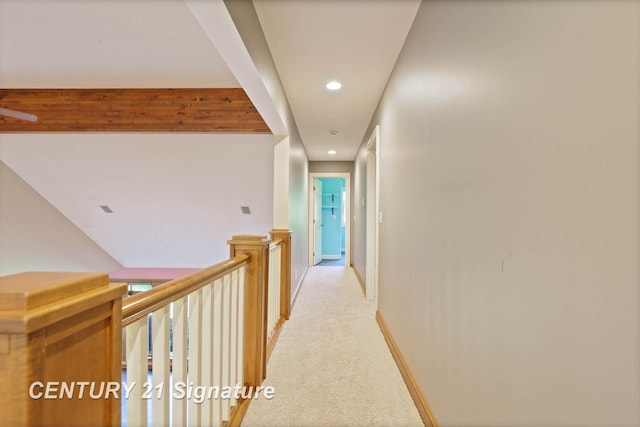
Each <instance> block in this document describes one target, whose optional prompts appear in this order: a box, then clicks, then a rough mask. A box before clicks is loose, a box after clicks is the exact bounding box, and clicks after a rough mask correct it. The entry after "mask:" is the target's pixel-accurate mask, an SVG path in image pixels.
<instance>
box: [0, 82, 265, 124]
mask: <svg viewBox="0 0 640 427" xmlns="http://www.w3.org/2000/svg"><path fill="white" fill-rule="evenodd" d="M0 108H5V109H9V110H14V111H20V112H24V113H28V114H33V115H36V116H37V117H38V120H37V121H35V122H31V121H28V120H21V119H16V118H11V117H6V116H3V115H0V132H213V133H271V131H270V130H269V127H268V126H267V124H266V123H265V122H264V120H263V119H262V117H261V116H260V114H259V113H258V111H257V110H256V108H255V106H254V105H253V103H252V102H251V100H250V99H249V97H248V96H247V94H246V93H245V91H244V90H243V89H241V88H225V89H191V88H189V89H0Z"/></svg>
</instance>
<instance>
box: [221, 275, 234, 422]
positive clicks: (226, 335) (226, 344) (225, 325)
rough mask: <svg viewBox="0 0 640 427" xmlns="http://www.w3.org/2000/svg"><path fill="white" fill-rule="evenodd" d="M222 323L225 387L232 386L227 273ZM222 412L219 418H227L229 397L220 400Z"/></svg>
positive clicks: (229, 298) (229, 297) (230, 308)
mask: <svg viewBox="0 0 640 427" xmlns="http://www.w3.org/2000/svg"><path fill="white" fill-rule="evenodd" d="M222 307H223V313H222V319H221V320H222V324H221V325H220V326H221V328H220V331H221V333H222V337H221V338H222V360H221V370H222V373H221V381H220V386H221V388H227V387H230V386H232V384H231V378H230V370H229V366H230V364H231V362H230V355H231V330H230V327H231V313H232V307H231V275H230V274H227V275H226V276H224V277H223V278H222ZM220 403H221V406H222V412H221V418H222V419H223V420H225V421H226V420H228V419H229V405H230V404H231V401H230V400H229V399H225V400H221V402H220Z"/></svg>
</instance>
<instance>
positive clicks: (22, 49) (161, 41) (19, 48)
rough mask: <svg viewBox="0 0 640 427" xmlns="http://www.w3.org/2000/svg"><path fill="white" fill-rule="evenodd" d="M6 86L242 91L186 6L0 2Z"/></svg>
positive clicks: (164, 0) (144, 0)
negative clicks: (222, 89)
mask: <svg viewBox="0 0 640 427" xmlns="http://www.w3.org/2000/svg"><path fill="white" fill-rule="evenodd" d="M0 87H4V88H45V87H46V88H114V87H117V88H121V87H159V88H164V87H239V84H238V82H237V81H236V79H235V78H234V76H233V74H232V72H231V71H230V70H229V67H227V65H226V64H225V62H224V60H223V59H222V57H221V56H220V54H219V53H218V51H217V50H216V48H215V47H214V46H213V45H212V44H211V41H210V40H209V38H208V37H207V35H206V34H205V32H204V31H203V30H202V28H201V27H200V25H199V24H198V22H197V21H196V19H195V18H194V16H193V15H192V14H191V12H190V10H189V8H188V7H187V5H186V4H185V2H184V1H183V0H161V1H151V0H135V1H126V0H98V1H96V0H92V1H85V0H55V1H43V0H0Z"/></svg>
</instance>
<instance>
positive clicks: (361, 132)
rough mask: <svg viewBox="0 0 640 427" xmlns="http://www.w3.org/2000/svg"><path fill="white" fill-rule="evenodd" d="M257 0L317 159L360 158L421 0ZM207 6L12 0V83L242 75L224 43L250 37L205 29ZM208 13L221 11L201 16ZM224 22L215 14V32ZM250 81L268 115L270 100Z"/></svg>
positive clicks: (125, 82) (1, 73)
mask: <svg viewBox="0 0 640 427" xmlns="http://www.w3.org/2000/svg"><path fill="white" fill-rule="evenodd" d="M214 3H215V2H214ZM220 5H222V2H220ZM254 5H255V8H256V12H257V14H258V18H259V19H260V22H261V24H262V27H263V31H264V33H265V36H266V39H267V42H268V44H269V47H270V49H271V53H272V55H273V59H274V62H275V64H276V68H277V70H278V73H279V75H280V79H281V81H282V84H283V87H284V90H285V93H286V95H287V98H288V100H289V104H290V106H291V109H292V111H293V115H294V117H295V120H296V123H297V126H298V130H299V131H300V134H301V137H302V140H303V143H304V145H305V148H306V150H307V154H308V157H309V160H349V161H350V160H353V159H354V158H355V154H356V152H357V149H358V147H359V146H360V144H361V142H362V140H363V139H364V138H365V132H366V129H367V126H368V124H369V121H370V120H371V116H372V115H373V112H374V111H375V108H376V106H377V103H378V100H379V99H380V96H381V94H382V91H383V90H384V87H385V84H386V82H387V79H388V77H389V75H390V73H391V71H392V69H393V66H394V64H395V61H396V59H397V57H398V54H399V52H400V49H401V48H402V45H403V43H404V40H405V38H406V35H407V33H408V31H409V28H410V26H411V23H412V22H413V18H414V17H415V14H416V12H417V9H418V7H419V5H420V0H374V1H363V0H322V1H318V0H254ZM204 6H205V4H204V2H202V1H200V0H187V1H185V0H163V1H151V0H136V1H125V0H99V1H80V0H56V1H42V0H0V87H2V88H45V87H46V88H122V87H140V88H144V87H156V88H165V87H184V88H187V87H219V88H223V87H240V83H239V82H238V80H237V79H236V77H234V75H239V73H242V72H243V70H239V67H237V66H236V67H235V68H233V69H230V67H229V66H228V63H229V62H230V61H231V60H234V59H235V58H231V55H230V54H226V55H221V54H220V53H219V52H221V51H222V52H224V51H225V50H226V51H227V52H230V51H231V52H234V51H237V50H238V49H236V48H235V47H233V46H230V47H231V48H230V49H225V48H226V47H228V46H222V45H221V40H220V39H221V37H216V35H215V34H214V37H211V34H207V28H204V29H203V27H204V25H203V21H202V20H199V19H196V17H194V13H195V12H194V9H197V8H202V7H204ZM212 7H217V6H212ZM206 13H209V14H210V15H212V14H216V11H215V10H214V9H212V10H210V11H204V10H203V11H202V13H201V14H200V16H204V15H205V14H206ZM195 14H196V15H197V13H195ZM205 25H206V23H205ZM221 26H222V25H221V24H220V22H216V23H214V24H212V25H210V27H211V29H212V31H213V32H214V33H215V31H216V29H218V28H219V27H221ZM232 54H233V53H232ZM334 79H335V80H338V81H340V82H341V83H342V85H343V86H342V89H341V90H339V91H335V92H332V91H329V90H327V89H326V88H325V84H326V83H327V82H328V81H329V80H334ZM243 85H244V86H246V85H247V83H246V81H243ZM245 90H247V93H248V94H249V96H250V97H252V100H253V101H254V104H256V107H257V108H258V110H259V111H261V113H262V114H263V117H265V116H267V115H268V114H269V111H267V110H268V108H261V105H260V104H261V103H264V100H261V99H257V98H258V96H256V95H252V93H251V91H250V90H248V88H246V87H245ZM253 92H256V91H253ZM263 92H264V91H263ZM265 120H266V121H267V123H269V122H271V123H274V122H275V121H274V120H269V117H265ZM272 128H273V126H272ZM331 130H336V131H338V133H337V135H335V136H332V135H331V134H330V131H331ZM275 133H279V132H275ZM329 150H336V151H337V154H335V155H333V156H331V155H329V154H328V151H329Z"/></svg>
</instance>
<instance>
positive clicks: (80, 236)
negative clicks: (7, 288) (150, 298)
mask: <svg viewBox="0 0 640 427" xmlns="http://www.w3.org/2000/svg"><path fill="white" fill-rule="evenodd" d="M120 267H121V265H120V264H119V263H118V262H117V261H116V260H114V259H113V258H112V257H111V256H109V254H107V253H106V252H105V251H103V250H102V249H101V248H100V247H99V246H98V245H97V244H96V243H95V242H94V241H93V240H91V239H90V238H89V237H87V235H86V234H84V233H83V232H82V231H80V230H79V229H78V227H76V226H75V225H73V223H71V221H69V220H68V219H67V218H65V217H64V215H62V214H61V213H60V212H59V211H58V210H57V209H56V208H55V207H53V206H52V205H51V204H50V203H49V202H47V201H46V200H45V199H44V198H42V196H40V195H39V194H38V193H37V192H36V191H34V190H33V188H31V187H29V185H28V184H27V183H26V182H24V180H22V179H21V178H20V177H19V176H18V175H16V174H15V173H14V172H13V171H12V170H11V169H9V167H7V165H5V164H4V163H2V162H0V276H5V275H8V274H14V273H20V272H23V271H105V272H109V271H112V270H115V269H118V268H120Z"/></svg>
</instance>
